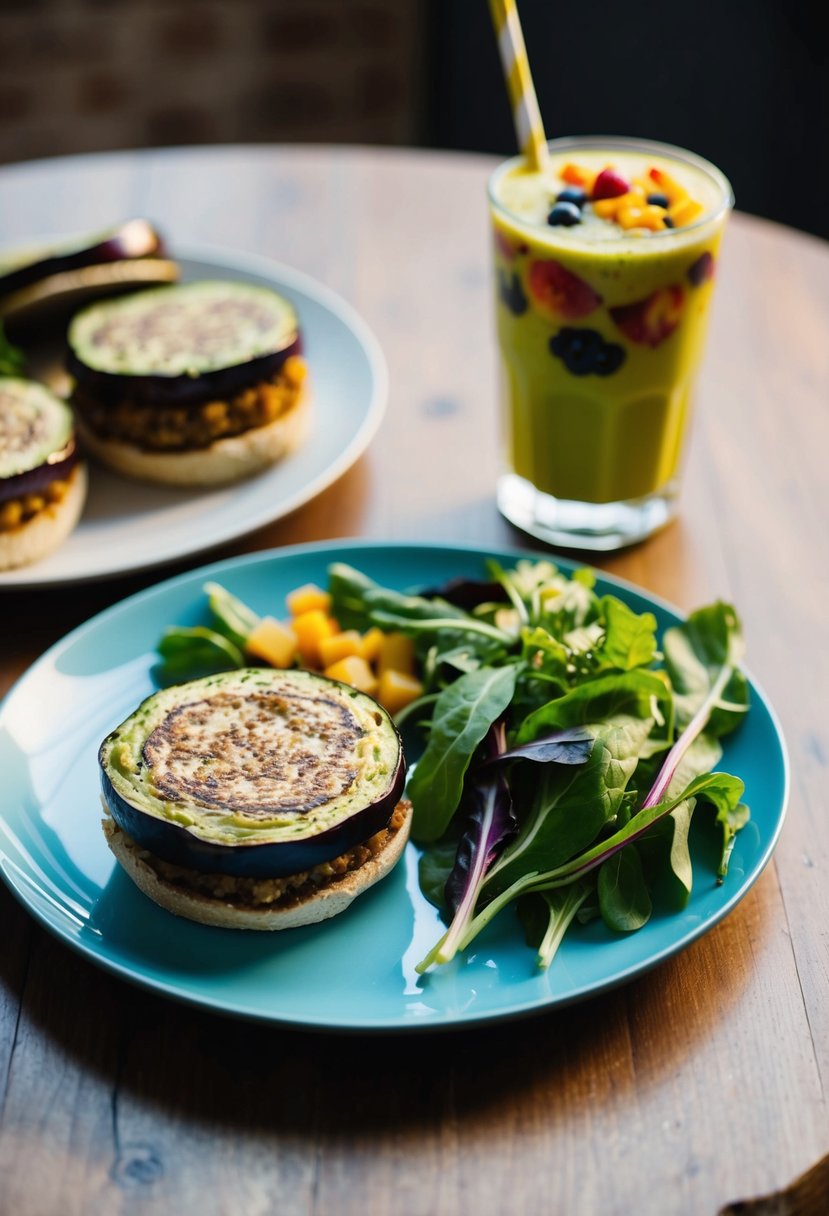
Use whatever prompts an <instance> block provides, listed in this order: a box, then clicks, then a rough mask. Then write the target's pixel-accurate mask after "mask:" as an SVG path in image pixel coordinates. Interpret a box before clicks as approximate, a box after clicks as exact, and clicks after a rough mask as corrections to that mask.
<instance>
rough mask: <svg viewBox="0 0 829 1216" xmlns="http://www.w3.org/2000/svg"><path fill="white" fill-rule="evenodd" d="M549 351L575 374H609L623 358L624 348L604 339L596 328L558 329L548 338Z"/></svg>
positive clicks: (619, 365)
mask: <svg viewBox="0 0 829 1216" xmlns="http://www.w3.org/2000/svg"><path fill="white" fill-rule="evenodd" d="M550 351H551V352H552V354H554V355H555V357H556V358H557V359H561V361H562V363H563V364H564V366H565V367H566V368H567V370H568V372H571V373H572V374H573V375H574V376H589V375H591V374H592V375H594V376H612V375H613V373H614V372H616V371H618V370H619V368H620V367H621V366H622V364H623V363H624V361H625V351H624V349H623V348H622V347H621V346H618V345H617V344H616V343H615V342H605V340H604V338H603V337H602V335H601V334H600V333H599V332H598V331H597V330H595V329H573V328H570V327H569V326H568V327H565V328H564V329H560V330H559V331H558V333H557V334H555V335H554V336H553V337H552V338H551V339H550Z"/></svg>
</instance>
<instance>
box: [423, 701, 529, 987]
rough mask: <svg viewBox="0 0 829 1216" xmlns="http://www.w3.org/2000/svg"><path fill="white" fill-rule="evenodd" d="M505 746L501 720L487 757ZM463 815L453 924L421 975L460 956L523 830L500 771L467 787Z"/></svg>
mask: <svg viewBox="0 0 829 1216" xmlns="http://www.w3.org/2000/svg"><path fill="white" fill-rule="evenodd" d="M505 746H506V729H505V727H504V723H503V721H502V720H499V721H497V722H494V723H493V724H492V726H491V727H490V728H489V731H488V732H487V735H486V737H485V739H484V749H485V753H486V758H487V759H492V758H493V757H497V756H498V755H499V754H500V753H501V751H502V750H503V749H504V747H505ZM461 810H462V811H465V812H466V817H465V819H464V830H463V834H462V836H461V839H460V841H459V843H458V850H457V853H456V855H455V864H454V866H453V867H452V871H451V873H450V874H449V877H448V879H447V880H446V888H445V898H446V903H447V904H448V906H449V908H450V910H451V911H452V924H451V925H450V926H449V929H448V930H447V932H446V933H445V934H444V935H443V937H442V938H441V939H440V941H439V942H438V943H437V945H436V946H435V947H434V948H433V949H432V950H431V951H430V952H429V954H428V955H427V956H426V958H425V959H424V960H423V962H422V963H420V964H418V967H417V970H418V971H425V970H426V969H427V968H428V967H430V966H431V965H432V963H435V962H441V963H445V962H449V960H450V959H451V958H452V957H453V956H454V954H455V952H456V950H457V947H458V942H459V941H460V940H461V938H462V937H463V934H464V933H465V931H466V928H467V926H468V925H469V922H470V921H471V920H472V917H473V916H474V915H475V905H476V903H477V900H478V893H479V891H480V889H481V885H482V883H483V881H484V878H485V877H486V874H487V871H488V869H489V867H490V866H491V865H492V863H493V862H494V861H495V859H496V857H497V856H498V855H499V853H500V852H501V850H502V849H503V847H504V845H505V844H506V842H507V841H508V840H509V839H510V838H511V837H512V836H513V835H514V834H515V832H516V829H517V820H516V816H515V811H514V809H513V805H512V796H511V794H510V791H509V786H508V785H507V782H506V780H505V778H504V776H503V774H502V773H501V772H499V771H498V770H497V769H495V768H492V769H491V770H489V772H488V773H487V774H486V775H485V776H480V777H479V776H477V775H476V777H475V778H473V779H472V780H470V781H468V782H467V784H466V789H465V791H464V798H463V803H462V806H461Z"/></svg>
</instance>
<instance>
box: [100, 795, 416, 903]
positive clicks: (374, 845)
mask: <svg viewBox="0 0 829 1216" xmlns="http://www.w3.org/2000/svg"><path fill="white" fill-rule="evenodd" d="M405 818H406V806H405V804H403V803H398V805H397V806H396V807H395V809H394V811H393V812H392V816H391V819H390V820H389V822H388V825H387V826H386V827H385V828H383V829H382V830H381V831H379V832H376V833H375V834H374V835H373V836H371V837H369V839H368V840H365V841H363V843H362V844H358V845H355V846H354V848H353V849H350V850H349V851H348V852H347V853H342V854H341V855H340V856H339V857H335V858H334V859H333V860H332V861H325V862H322V863H321V864H320V865H317V866H314V867H313V868H312V869H310V870H303V871H302V872H301V873H298V874H289V875H287V876H285V877H283V878H241V877H237V876H236V875H233V874H205V873H203V872H202V871H200V870H193V869H189V868H188V867H186V866H179V865H174V864H173V863H172V862H169V861H164V860H163V859H162V858H160V857H157V856H156V855H155V854H154V853H151V852H149V850H147V849H142V848H140V847H139V846H138V845H136V844H135V842H134V841H132V840H131V839H130V838H129V836H127V835H126V833H124V832H121V829H120V828H117V827H116V828H114V829H112V830H114V831H116V832H119V833H120V834H121V836H122V838H123V841H124V843H125V844H126V845H127V847H128V848H130V849H133V850H135V852H136V854H137V855H138V857H139V858H140V859H141V861H143V862H144V863H145V865H148V866H150V868H151V869H152V870H154V872H155V873H156V874H157V875H158V877H159V878H160V879H162V880H163V881H164V882H169V883H171V884H173V885H174V886H176V887H180V888H182V889H183V890H186V891H189V892H191V893H192V894H195V895H203V896H205V897H206V898H208V899H218V900H222V901H224V902H225V903H229V904H234V905H236V906H237V907H245V908H273V907H279V908H290V907H293V906H295V905H296V904H300V903H302V902H303V901H304V900H305V899H308V898H309V897H310V896H312V895H314V894H315V893H316V892H317V891H319V890H321V889H322V888H323V887H327V886H330V885H331V884H332V883H335V882H336V881H337V880H338V879H340V878H343V877H344V876H345V875H346V874H350V873H352V872H353V871H354V870H359V868H360V867H361V866H363V865H365V864H366V862H368V861H370V860H371V859H372V857H376V856H377V854H378V853H380V852H381V851H382V850H383V849H384V848H385V847H386V846H387V845H388V843H389V841H390V840H391V838H392V837H393V836H395V835H396V834H397V833H398V832H399V831H400V829H401V827H402V826H403V824H404V822H405Z"/></svg>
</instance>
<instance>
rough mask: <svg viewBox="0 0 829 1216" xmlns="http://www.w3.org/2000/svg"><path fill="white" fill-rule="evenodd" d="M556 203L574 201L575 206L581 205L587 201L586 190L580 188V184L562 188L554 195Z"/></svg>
mask: <svg viewBox="0 0 829 1216" xmlns="http://www.w3.org/2000/svg"><path fill="white" fill-rule="evenodd" d="M556 202H557V203H575V204H576V206H577V207H583V206H584V204H585V203H586V202H587V191H586V190H582V188H581V187H580V186H568V187H567V189H566V190H562V191H561V193H560V194H557V195H556Z"/></svg>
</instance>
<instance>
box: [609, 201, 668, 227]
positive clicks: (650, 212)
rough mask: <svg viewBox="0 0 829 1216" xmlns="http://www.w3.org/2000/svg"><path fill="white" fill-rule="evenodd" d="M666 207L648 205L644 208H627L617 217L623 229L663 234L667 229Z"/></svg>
mask: <svg viewBox="0 0 829 1216" xmlns="http://www.w3.org/2000/svg"><path fill="white" fill-rule="evenodd" d="M666 215H667V212H666V210H665V208H664V207H658V206H656V204H646V205H645V206H644V207H626V208H623V209H622V210H621V211H620V212H619V214H618V215H617V217H616V218H617V220H618V222H619V223H620V224H621V225H622V227H623V228H647V229H648V230H649V231H650V232H661V231H662V229H663V228H664V227H665V216H666Z"/></svg>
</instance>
